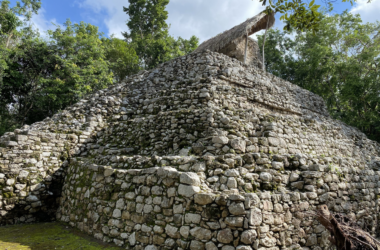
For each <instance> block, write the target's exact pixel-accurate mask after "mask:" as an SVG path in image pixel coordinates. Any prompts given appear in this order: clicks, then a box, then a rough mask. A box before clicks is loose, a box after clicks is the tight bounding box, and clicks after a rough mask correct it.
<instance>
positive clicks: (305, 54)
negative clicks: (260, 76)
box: [259, 11, 380, 141]
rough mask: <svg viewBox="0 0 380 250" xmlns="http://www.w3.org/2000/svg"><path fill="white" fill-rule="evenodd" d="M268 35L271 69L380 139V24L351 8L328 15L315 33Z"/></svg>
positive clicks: (335, 113)
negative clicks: (324, 101) (339, 13)
mask: <svg viewBox="0 0 380 250" xmlns="http://www.w3.org/2000/svg"><path fill="white" fill-rule="evenodd" d="M268 33H269V36H268V38H269V39H268V41H267V43H266V44H265V48H266V50H267V53H268V54H267V58H268V60H267V61H266V66H267V68H268V71H269V72H271V73H273V74H275V75H277V76H279V77H282V78H285V79H286V80H289V81H292V82H293V83H295V84H297V85H299V86H301V87H303V88H306V89H308V90H310V91H312V92H314V93H316V94H318V95H320V96H322V97H323V98H324V99H325V100H326V103H327V107H328V109H329V111H330V114H331V115H332V116H333V117H334V118H338V119H341V120H342V121H344V122H346V123H347V124H349V125H352V126H355V127H358V128H359V129H361V130H362V131H363V132H364V133H366V134H367V135H368V136H369V137H370V138H372V139H375V140H378V141H380V81H379V79H380V70H379V67H380V23H379V22H376V23H366V24H363V23H362V20H361V19H360V16H359V15H353V14H351V13H349V12H348V11H345V12H344V13H342V14H341V15H327V14H326V15H323V16H322V18H321V22H320V28H319V30H318V31H317V32H316V33H315V34H314V33H313V32H312V31H307V32H297V33H293V35H294V36H295V37H294V39H290V38H289V37H287V35H289V33H288V32H280V31H275V30H271V31H269V32H268ZM259 43H261V44H262V37H259Z"/></svg>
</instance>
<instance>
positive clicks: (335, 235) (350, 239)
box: [317, 205, 380, 250]
mask: <svg viewBox="0 0 380 250" xmlns="http://www.w3.org/2000/svg"><path fill="white" fill-rule="evenodd" d="M317 218H318V221H319V222H320V223H321V224H322V225H323V226H324V227H325V228H326V229H327V230H328V231H329V232H330V234H331V237H330V238H329V240H330V242H331V243H332V244H333V245H335V246H336V248H337V250H380V242H379V241H378V240H376V239H375V238H374V237H372V236H371V235H370V234H369V233H368V232H366V231H364V230H362V229H361V228H360V227H359V226H358V225H356V223H355V222H353V221H351V220H350V219H349V218H348V217H346V216H344V215H341V214H332V213H330V211H329V209H328V208H327V206H326V205H322V206H321V207H320V208H319V210H318V211H317Z"/></svg>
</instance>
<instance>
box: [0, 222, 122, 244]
mask: <svg viewBox="0 0 380 250" xmlns="http://www.w3.org/2000/svg"><path fill="white" fill-rule="evenodd" d="M0 249H1V250H53V249H67V250H100V249H108V250H121V249H123V248H120V247H116V246H115V245H110V244H105V243H103V242H101V241H97V240H95V239H94V238H92V237H91V236H88V235H87V234H84V233H82V232H80V231H79V230H77V229H73V228H71V227H69V226H67V225H64V224H61V223H57V222H50V223H38V224H28V225H12V226H5V227H0Z"/></svg>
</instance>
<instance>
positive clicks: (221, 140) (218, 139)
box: [212, 136, 229, 145]
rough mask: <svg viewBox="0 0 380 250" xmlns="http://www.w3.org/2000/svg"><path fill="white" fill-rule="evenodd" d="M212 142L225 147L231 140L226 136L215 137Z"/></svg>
mask: <svg viewBox="0 0 380 250" xmlns="http://www.w3.org/2000/svg"><path fill="white" fill-rule="evenodd" d="M212 142H213V143H218V144H222V145H224V144H228V142H229V139H228V138H227V137H226V136H214V137H213V138H212Z"/></svg>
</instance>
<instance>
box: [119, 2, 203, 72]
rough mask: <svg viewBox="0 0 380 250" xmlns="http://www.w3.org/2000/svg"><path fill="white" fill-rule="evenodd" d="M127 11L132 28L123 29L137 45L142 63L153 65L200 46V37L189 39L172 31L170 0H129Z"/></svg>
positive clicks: (147, 65) (135, 47)
mask: <svg viewBox="0 0 380 250" xmlns="http://www.w3.org/2000/svg"><path fill="white" fill-rule="evenodd" d="M128 2H129V6H128V7H124V12H125V13H126V14H127V15H128V17H129V19H128V22H127V26H128V28H129V31H126V32H124V33H123V36H124V37H125V39H126V41H127V42H128V43H129V44H131V45H132V46H133V48H134V49H135V50H136V53H137V55H138V57H139V58H140V61H141V65H142V67H144V68H146V69H151V68H154V67H156V66H157V65H158V64H160V63H163V62H165V61H168V60H170V59H172V58H175V57H178V56H181V55H185V54H187V53H190V52H192V51H193V50H195V49H196V48H197V47H198V43H199V40H198V38H197V37H195V36H193V37H191V38H190V39H189V40H186V39H183V38H181V37H179V38H178V39H175V38H173V37H172V36H170V35H169V25H168V24H167V23H166V20H167V19H168V12H167V11H166V6H167V5H168V4H169V0H128Z"/></svg>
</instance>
